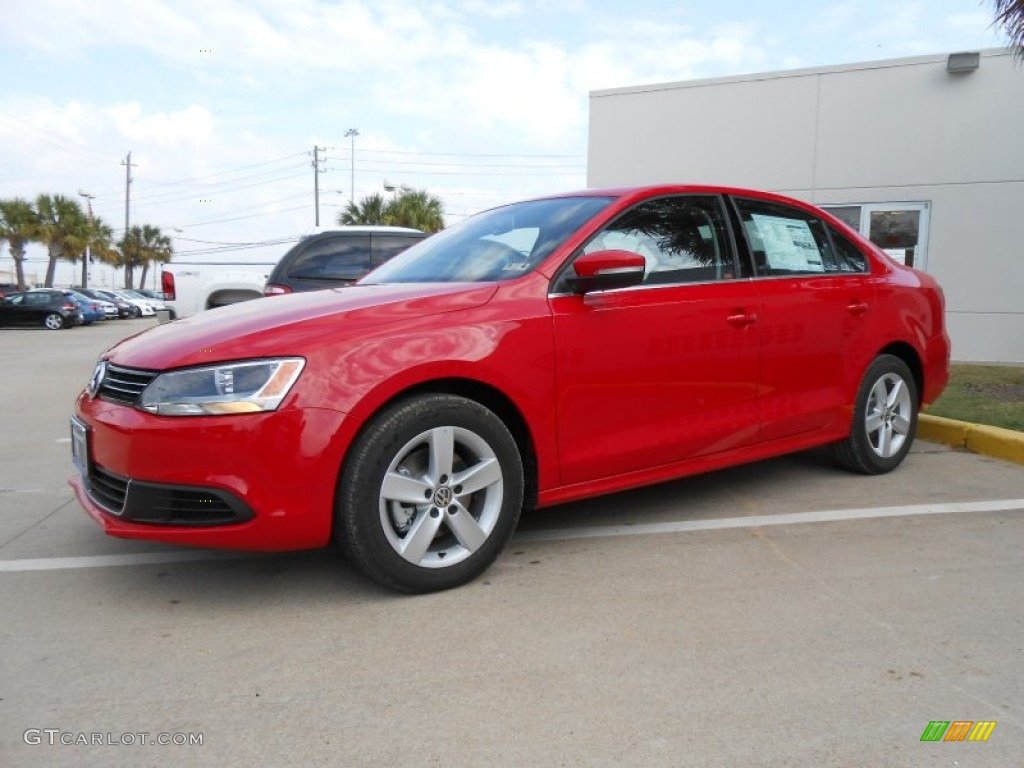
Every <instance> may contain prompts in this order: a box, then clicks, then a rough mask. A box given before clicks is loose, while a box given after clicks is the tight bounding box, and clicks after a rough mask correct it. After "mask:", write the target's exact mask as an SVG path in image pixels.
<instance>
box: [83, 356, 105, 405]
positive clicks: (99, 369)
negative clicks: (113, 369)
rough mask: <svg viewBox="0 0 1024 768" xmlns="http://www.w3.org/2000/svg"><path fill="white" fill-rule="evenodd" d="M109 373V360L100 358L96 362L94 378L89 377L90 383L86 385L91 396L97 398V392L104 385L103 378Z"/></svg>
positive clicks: (86, 389)
mask: <svg viewBox="0 0 1024 768" xmlns="http://www.w3.org/2000/svg"><path fill="white" fill-rule="evenodd" d="M106 375H107V361H106V360H100V361H99V362H98V363H96V369H95V370H94V371H93V372H92V378H91V379H89V384H88V385H87V386H86V388H85V391H86V392H88V393H89V397H91V398H92V399H94V400H95V399H96V395H97V393H98V392H99V391H100V387H101V386H103V379H104V378H106Z"/></svg>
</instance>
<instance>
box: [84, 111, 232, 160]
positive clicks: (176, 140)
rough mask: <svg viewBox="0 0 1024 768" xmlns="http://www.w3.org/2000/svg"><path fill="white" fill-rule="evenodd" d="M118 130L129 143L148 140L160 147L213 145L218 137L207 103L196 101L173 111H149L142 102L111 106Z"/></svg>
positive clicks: (148, 143) (111, 114)
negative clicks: (146, 111)
mask: <svg viewBox="0 0 1024 768" xmlns="http://www.w3.org/2000/svg"><path fill="white" fill-rule="evenodd" d="M104 111H105V112H106V114H108V115H109V116H110V118H111V119H112V121H113V124H114V126H115V128H116V129H117V131H118V133H119V134H120V135H121V136H123V137H124V138H125V139H126V140H127V142H128V143H129V144H132V143H138V142H145V143H146V144H147V145H152V146H153V147H155V148H159V149H171V148H182V147H193V146H210V145H212V144H213V141H214V128H213V118H212V116H211V115H210V112H209V110H208V109H207V108H206V107H202V106H199V105H198V104H192V105H191V106H188V107H186V108H185V109H180V110H176V111H173V112H154V113H150V114H145V113H144V112H143V109H142V105H140V104H139V103H138V102H134V101H133V102H126V103H123V104H114V105H112V106H110V107H107V108H106V109H105V110H104Z"/></svg>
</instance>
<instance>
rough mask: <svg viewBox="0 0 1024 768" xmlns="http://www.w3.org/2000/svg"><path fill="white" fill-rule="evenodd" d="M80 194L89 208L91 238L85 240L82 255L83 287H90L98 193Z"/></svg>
mask: <svg viewBox="0 0 1024 768" xmlns="http://www.w3.org/2000/svg"><path fill="white" fill-rule="evenodd" d="M78 194H79V195H81V196H82V197H84V198H85V204H86V207H87V208H88V210H89V239H88V240H86V241H85V254H83V256H82V287H83V288H88V287H89V261H90V257H91V255H92V254H90V253H89V246H90V245H91V242H90V241H91V240H92V237H93V234H94V233H93V230H92V227H93V223H94V222H93V217H92V201H93V198H94V197H96V195H90V194H89V193H88V192H86V191H85V190H82V189H80V190H78Z"/></svg>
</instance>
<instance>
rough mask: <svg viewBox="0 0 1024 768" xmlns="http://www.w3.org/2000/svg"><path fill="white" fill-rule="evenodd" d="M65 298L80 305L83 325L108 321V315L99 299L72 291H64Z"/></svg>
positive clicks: (79, 309)
mask: <svg viewBox="0 0 1024 768" xmlns="http://www.w3.org/2000/svg"><path fill="white" fill-rule="evenodd" d="M64 296H65V297H66V298H69V299H71V301H73V302H75V304H77V305H78V311H79V312H81V313H82V323H81V324H82V325H92V324H93V323H94V322H96V321H97V320H106V319H107V314H106V312H105V311H104V310H103V307H101V306H100V303H99V301H98V300H97V299H94V298H92V297H90V296H86V295H85V294H84V293H78V292H77V291H72V290H66V291H64Z"/></svg>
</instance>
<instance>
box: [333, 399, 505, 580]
mask: <svg viewBox="0 0 1024 768" xmlns="http://www.w3.org/2000/svg"><path fill="white" fill-rule="evenodd" d="M467 486H472V490H470V488H469V487H467ZM522 504H523V463H522V458H521V457H520V455H519V449H518V448H517V446H516V442H515V440H514V439H513V437H512V435H511V433H510V432H509V431H508V428H507V427H506V426H505V425H504V423H502V421H501V420H500V419H499V418H498V417H497V416H495V415H494V413H492V412H491V411H490V410H488V409H487V408H485V407H484V406H482V405H480V404H479V403H477V402H475V401H473V400H468V399H466V398H463V397H456V396H454V395H440V394H438V395H423V396H419V397H416V398H413V399H409V400H404V401H400V402H398V403H396V404H394V405H392V406H390V407H389V408H387V409H385V410H383V411H382V412H381V413H380V414H378V415H377V416H375V417H374V418H373V419H372V420H371V421H370V422H369V423H368V424H367V425H366V426H365V427H364V429H363V431H362V432H361V433H360V435H359V436H358V437H357V438H356V440H355V442H354V443H353V445H352V448H351V449H350V452H349V455H348V457H347V458H346V461H345V464H344V467H343V469H342V472H341V482H340V484H339V488H338V498H337V504H336V509H335V521H334V522H335V524H334V536H335V539H336V541H337V542H338V544H339V545H340V546H341V549H342V552H343V553H344V554H345V556H346V557H347V558H348V559H349V560H350V561H351V562H352V563H353V564H355V565H356V566H358V567H359V568H360V569H362V571H363V572H364V573H366V575H367V576H369V577H370V578H371V579H373V580H374V581H376V582H378V583H379V584H382V585H384V586H386V587H390V588H391V589H395V590H397V591H399V592H407V593H423V592H436V591H438V590H442V589H451V588H452V587H457V586H461V585H462V584H466V583H467V582H470V581H472V580H473V579H474V578H476V577H477V576H478V575H480V574H481V573H483V571H484V570H486V569H487V567H488V566H490V564H491V563H493V562H494V560H495V559H496V558H497V557H498V555H499V554H500V553H501V550H502V549H503V548H504V546H505V544H506V543H507V542H508V540H509V538H511V536H512V533H513V531H514V530H515V527H516V523H517V522H518V520H519V513H520V511H521V509H522Z"/></svg>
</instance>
